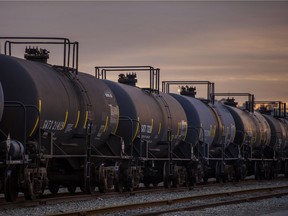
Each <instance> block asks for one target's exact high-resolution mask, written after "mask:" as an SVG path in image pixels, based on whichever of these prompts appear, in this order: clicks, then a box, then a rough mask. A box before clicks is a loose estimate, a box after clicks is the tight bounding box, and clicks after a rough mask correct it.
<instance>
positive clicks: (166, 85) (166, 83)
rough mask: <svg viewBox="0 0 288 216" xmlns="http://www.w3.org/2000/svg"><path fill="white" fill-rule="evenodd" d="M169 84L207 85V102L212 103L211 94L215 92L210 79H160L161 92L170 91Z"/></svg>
mask: <svg viewBox="0 0 288 216" xmlns="http://www.w3.org/2000/svg"><path fill="white" fill-rule="evenodd" d="M170 85H207V100H208V102H210V101H211V102H212V103H214V100H213V99H214V98H213V97H212V95H214V92H215V84H214V82H210V81H195V80H192V81H176V80H173V81H162V92H164V93H170Z"/></svg>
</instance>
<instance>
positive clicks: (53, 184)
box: [48, 182, 59, 194]
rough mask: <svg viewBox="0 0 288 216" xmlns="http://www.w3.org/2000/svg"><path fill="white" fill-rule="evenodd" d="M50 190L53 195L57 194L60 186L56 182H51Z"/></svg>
mask: <svg viewBox="0 0 288 216" xmlns="http://www.w3.org/2000/svg"><path fill="white" fill-rule="evenodd" d="M48 189H49V191H50V192H51V194H57V193H58V191H59V184H58V183H56V182H49V184H48Z"/></svg>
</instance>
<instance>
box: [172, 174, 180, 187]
mask: <svg viewBox="0 0 288 216" xmlns="http://www.w3.org/2000/svg"><path fill="white" fill-rule="evenodd" d="M172 185H173V187H175V188H178V187H179V186H180V176H179V175H177V176H174V177H173V180H172Z"/></svg>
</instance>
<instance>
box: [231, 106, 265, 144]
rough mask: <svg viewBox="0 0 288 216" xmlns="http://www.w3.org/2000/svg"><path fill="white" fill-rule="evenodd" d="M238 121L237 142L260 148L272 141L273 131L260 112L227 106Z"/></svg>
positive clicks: (236, 121)
mask: <svg viewBox="0 0 288 216" xmlns="http://www.w3.org/2000/svg"><path fill="white" fill-rule="evenodd" d="M226 107H227V108H228V110H229V111H230V112H231V114H232V116H233V118H234V120H235V123H236V137H235V143H237V144H238V145H242V144H244V145H248V146H250V147H252V148H259V147H263V146H266V145H269V143H270V137H271V131H270V127H269V124H268V122H267V121H266V120H265V118H264V117H263V116H262V115H261V114H260V113H258V112H254V113H251V112H247V111H243V110H241V109H238V108H236V107H232V106H226Z"/></svg>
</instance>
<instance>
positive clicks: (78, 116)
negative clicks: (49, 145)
mask: <svg viewBox="0 0 288 216" xmlns="http://www.w3.org/2000/svg"><path fill="white" fill-rule="evenodd" d="M79 119H80V111H79V110H78V112H77V119H76V123H75V126H74V128H77V126H78V123H79Z"/></svg>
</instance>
